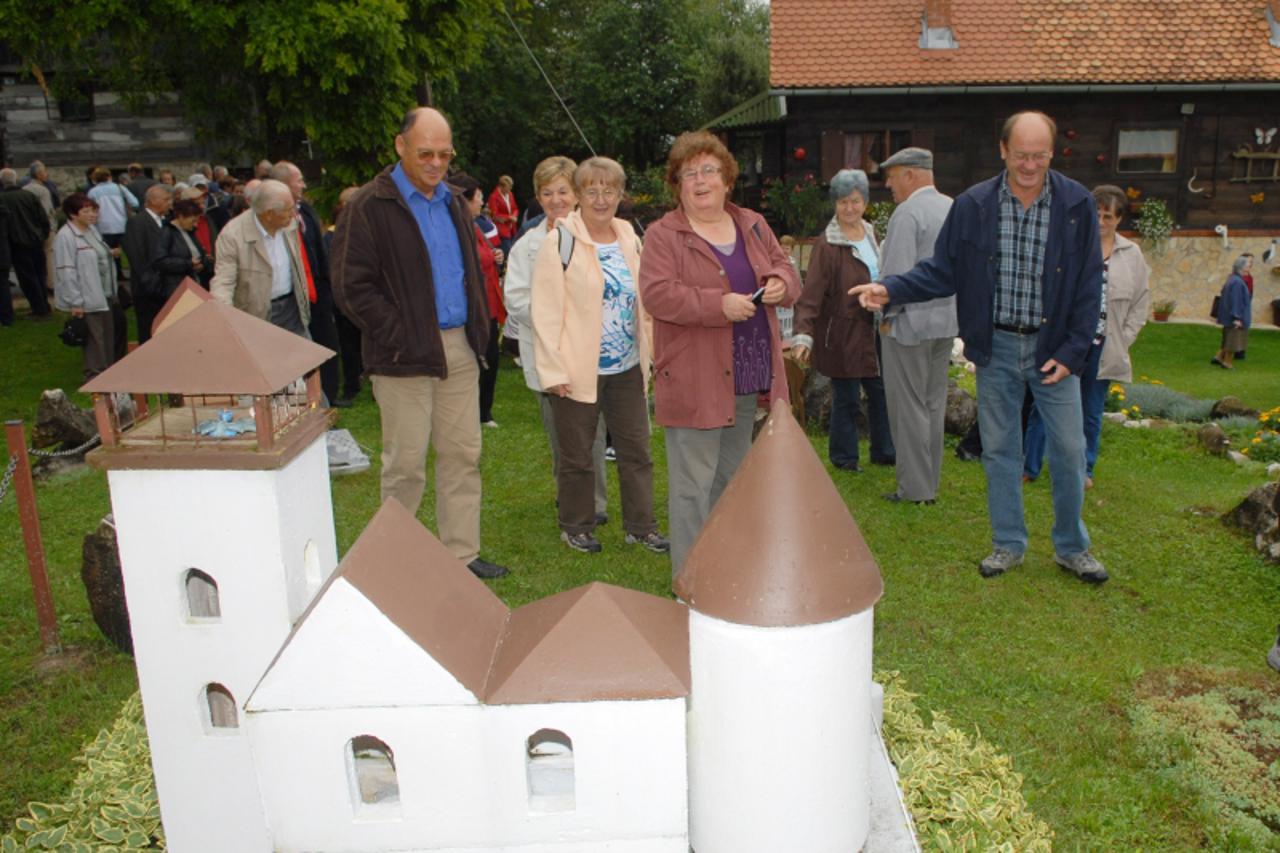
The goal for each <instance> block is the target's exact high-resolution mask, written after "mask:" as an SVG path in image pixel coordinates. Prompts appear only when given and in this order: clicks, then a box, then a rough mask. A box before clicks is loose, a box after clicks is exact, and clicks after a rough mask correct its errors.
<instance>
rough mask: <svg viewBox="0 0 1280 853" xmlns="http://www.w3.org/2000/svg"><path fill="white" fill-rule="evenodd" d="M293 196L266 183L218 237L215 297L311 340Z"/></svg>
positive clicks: (212, 289) (279, 186)
mask: <svg viewBox="0 0 1280 853" xmlns="http://www.w3.org/2000/svg"><path fill="white" fill-rule="evenodd" d="M298 251H299V243H298V225H297V221H296V220H295V219H294V215H293V194H292V193H291V192H290V191H289V188H288V187H287V186H285V185H284V184H282V183H281V182H280V181H272V180H266V181H263V182H262V184H261V186H259V187H258V191H257V192H256V193H255V194H254V196H253V206H252V207H251V208H250V209H249V210H246V211H245V212H244V213H242V214H240V215H239V216H237V217H236V218H235V219H233V220H231V221H230V222H228V223H227V227H226V228H224V229H222V233H221V234H219V235H218V247H217V253H216V254H217V262H216V265H215V266H214V272H213V280H212V281H211V282H210V283H209V291H210V292H211V293H212V294H213V298H214V299H217V300H218V301H220V302H224V303H226V304H227V305H232V306H235V307H236V308H239V309H240V310H241V311H244V312H246V313H248V314H252V315H253V316H255V317H257V318H259V319H261V320H266V321H268V322H270V323H271V324H272V325H276V326H279V327H280V328H282V329H287V330H288V331H290V332H293V333H294V334H297V335H301V336H302V337H304V338H307V339H308V340H310V337H311V336H310V335H309V334H307V323H308V322H309V321H310V317H311V303H310V300H309V299H308V298H307V285H306V281H305V280H304V278H303V266H302V260H301V258H300V256H299V254H298Z"/></svg>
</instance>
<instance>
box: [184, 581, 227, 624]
mask: <svg viewBox="0 0 1280 853" xmlns="http://www.w3.org/2000/svg"><path fill="white" fill-rule="evenodd" d="M182 586H183V589H184V590H185V592H186V594H187V616H188V617H189V618H191V619H221V618H222V604H221V602H220V601H219V600H218V582H217V581H215V580H214V579H213V578H212V577H210V576H209V575H207V574H205V573H204V572H202V571H200V570H199V569H188V570H187V574H186V576H185V578H184V579H183V582H182Z"/></svg>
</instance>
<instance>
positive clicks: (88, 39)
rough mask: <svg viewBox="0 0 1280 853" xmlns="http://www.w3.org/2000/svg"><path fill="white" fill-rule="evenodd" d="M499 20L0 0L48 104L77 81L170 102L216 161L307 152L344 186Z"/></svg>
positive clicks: (412, 3)
mask: <svg viewBox="0 0 1280 853" xmlns="http://www.w3.org/2000/svg"><path fill="white" fill-rule="evenodd" d="M498 9H499V6H498V0H220V2H216V3H208V2H202V0H151V2H148V1H147V0H61V2H51V0H0V27H2V31H3V32H4V33H5V34H6V38H7V41H8V44H9V48H10V50H11V52H13V53H14V54H16V55H17V56H18V57H19V59H20V61H21V62H22V64H23V65H24V66H25V67H26V68H27V69H29V70H30V71H31V73H32V74H33V76H35V77H37V79H44V80H47V81H48V84H49V85H50V86H51V87H52V88H53V90H54V93H55V94H66V93H68V92H74V91H76V90H78V89H80V88H82V87H83V86H84V85H85V84H86V83H92V84H93V85H94V87H95V88H97V89H110V90H113V91H115V92H117V93H119V94H120V95H121V96H123V97H124V98H125V99H126V100H127V101H130V102H134V103H137V102H145V101H147V100H149V99H152V98H155V97H158V96H159V95H160V94H161V93H165V92H178V93H179V94H180V95H181V97H182V104H183V108H184V109H185V110H186V112H187V115H188V117H189V119H190V120H191V121H192V123H193V124H194V125H195V127H196V129H197V133H198V135H199V137H200V138H201V139H203V140H205V141H207V142H208V143H209V144H210V145H212V146H213V147H214V149H215V150H216V151H217V152H218V153H219V155H220V156H227V157H231V156H235V155H241V154H243V155H245V156H248V157H250V158H256V157H260V156H270V157H272V158H278V157H291V158H294V159H306V158H307V155H308V153H309V152H314V154H315V156H316V158H317V159H321V160H323V161H324V163H325V165H326V168H327V169H328V171H329V173H330V175H331V176H332V177H333V178H334V179H336V182H338V183H350V182H355V181H363V180H365V179H367V178H368V177H369V175H370V173H371V171H372V170H373V169H374V168H376V167H377V165H379V164H381V163H384V162H386V161H387V160H388V159H389V158H390V157H391V151H392V139H393V137H394V135H395V132H396V128H397V125H398V123H399V119H400V117H401V116H402V115H403V114H404V112H405V110H406V109H408V108H409V107H412V106H413V105H414V104H415V103H417V101H418V96H419V92H420V90H421V89H422V88H423V87H424V86H425V85H431V86H432V87H436V86H442V85H443V86H446V87H447V86H450V85H452V84H453V81H454V80H455V78H456V75H457V73H458V71H459V70H460V69H462V68H464V67H465V66H466V65H467V63H468V62H471V61H474V58H475V57H478V56H479V55H480V52H481V48H482V47H483V46H484V45H485V44H486V42H488V41H489V40H490V38H491V37H492V35H493V33H494V31H495V27H496V26H497V23H498V18H497V14H498ZM304 140H306V142H305V143H304ZM307 144H309V145H310V149H309V150H308V148H307Z"/></svg>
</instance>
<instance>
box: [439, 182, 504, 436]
mask: <svg viewBox="0 0 1280 853" xmlns="http://www.w3.org/2000/svg"><path fill="white" fill-rule="evenodd" d="M504 177H505V176H504ZM450 180H451V182H452V183H453V185H454V186H456V187H457V188H458V194H459V195H461V196H462V201H463V203H465V204H466V205H467V209H468V210H469V211H470V212H471V218H472V219H473V220H475V229H476V250H477V251H478V252H479V254H480V270H481V272H483V273H484V292H485V296H486V297H487V299H488V300H489V348H488V349H487V350H486V351H485V354H484V360H485V362H486V365H485V366H484V367H482V368H481V369H480V423H482V424H484V425H485V426H487V427H490V428H496V427H497V426H498V422H497V421H495V420H494V419H493V395H494V391H495V390H496V389H497V387H498V358H499V345H500V343H501V341H502V336H501V335H499V334H498V327H499V326H501V325H502V324H503V323H505V322H506V320H507V309H506V306H504V305H503V304H502V281H501V279H500V278H499V277H498V268H499V267H501V266H502V262H503V261H505V260H506V250H505V249H504V248H502V246H501V234H502V228H501V226H499V228H498V231H497V233H492V231H491V229H486V228H482V227H481V225H480V223H481V222H482V221H483V222H485V224H486V225H487V224H488V221H487V220H485V219H484V216H483V211H484V194H483V193H481V192H480V182H479V181H477V180H476V179H475V178H473V177H471V176H470V175H466V174H463V173H457V174H455V175H453V176H451V178H450ZM508 180H509V179H508ZM497 192H498V190H494V193H495V194H496V193H497ZM513 204H514V202H513ZM487 231H488V232H490V233H486V232H487Z"/></svg>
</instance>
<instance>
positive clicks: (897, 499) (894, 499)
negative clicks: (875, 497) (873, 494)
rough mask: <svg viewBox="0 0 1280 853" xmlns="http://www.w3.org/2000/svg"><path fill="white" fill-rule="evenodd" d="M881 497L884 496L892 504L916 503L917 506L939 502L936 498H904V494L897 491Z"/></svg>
mask: <svg viewBox="0 0 1280 853" xmlns="http://www.w3.org/2000/svg"><path fill="white" fill-rule="evenodd" d="M881 497H883V498H884V499H885V500H887V501H888V502H889V503H891V504H915V505H916V506H933V505H934V504H935V503H937V499H936V498H926V499H924V500H922V501H913V500H908V499H907V498H904V497H903V496H902V495H900V494H898V493H897V492H889V494H887V495H881Z"/></svg>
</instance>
